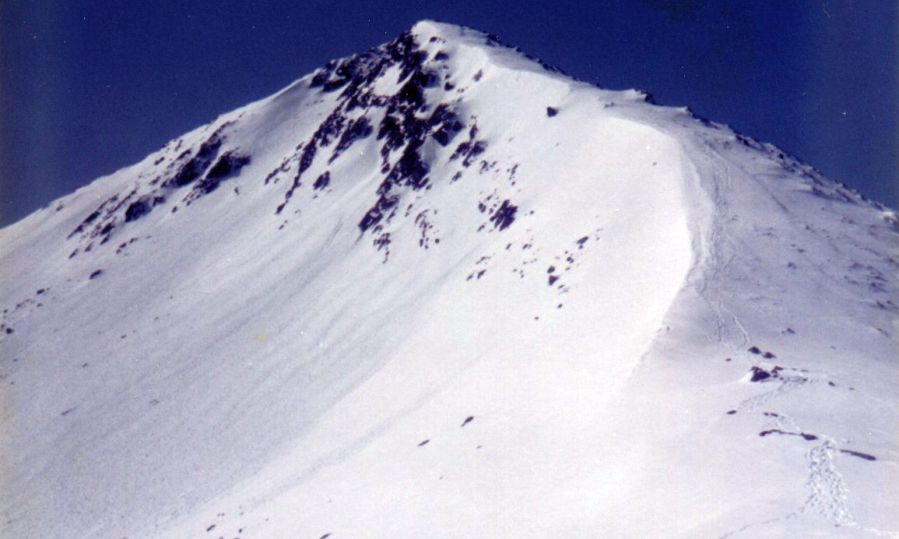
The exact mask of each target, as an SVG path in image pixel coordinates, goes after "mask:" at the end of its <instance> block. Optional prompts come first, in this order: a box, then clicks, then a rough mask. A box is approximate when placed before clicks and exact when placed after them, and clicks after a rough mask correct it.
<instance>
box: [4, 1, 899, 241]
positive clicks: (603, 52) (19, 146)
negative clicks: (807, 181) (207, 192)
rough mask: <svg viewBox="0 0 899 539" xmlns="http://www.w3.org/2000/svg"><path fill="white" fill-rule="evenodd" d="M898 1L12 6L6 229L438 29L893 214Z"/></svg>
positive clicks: (898, 144) (7, 31) (897, 195)
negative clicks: (814, 175)
mask: <svg viewBox="0 0 899 539" xmlns="http://www.w3.org/2000/svg"><path fill="white" fill-rule="evenodd" d="M897 12H899V4H897V2H895V0H867V1H861V0H859V1H851V0H823V1H822V0H818V1H808V2H805V1H789V2H784V1H783V0H778V1H765V0H755V1H744V2H735V1H734V2H727V1H723V0H707V1H703V0H680V1H668V0H610V1H602V0H596V1H593V2H583V1H580V2H570V3H566V2H561V1H560V2H533V3H531V2H498V1H496V2H495V1H488V0H480V1H465V2H452V1H447V0H444V1H440V2H429V1H405V0H393V1H390V2H376V1H371V2H362V1H341V0H328V1H317V0H316V1H306V2H253V1H242V2H239V1H228V0H219V1H194V2H188V1H162V0H160V1H154V2H121V1H120V0H116V1H113V0H67V1H65V2H57V1H53V0H46V1H27V0H2V1H0V69H2V71H0V114H2V116H0V201H2V205H0V225H5V224H8V223H10V222H12V221H15V220H17V219H20V218H21V217H24V216H25V215H27V214H28V213H30V212H31V211H33V210H35V209H37V208H38V207H40V206H42V205H44V204H46V203H47V202H49V201H50V200H52V199H53V198H56V197H58V196H61V195H63V194H66V193H68V192H70V191H72V190H74V189H76V188H77V187H79V186H81V185H83V184H85V183H87V182H89V181H90V180H92V179H93V178H95V177H97V176H100V175H102V174H107V173H110V172H112V171H114V170H116V169H118V168H120V167H122V166H125V165H128V164H131V163H133V162H135V161H138V160H139V159H141V158H143V157H144V156H145V155H147V154H148V153H150V152H151V151H153V150H155V149H157V148H159V147H160V146H162V145H163V144H164V143H165V142H166V141H168V140H169V139H172V138H174V137H177V136H178V135H180V134H182V133H183V132H185V131H188V130H189V129H192V128H194V127H197V126H199V125H201V124H203V123H205V122H208V121H210V120H212V119H213V118H215V117H216V116H217V115H218V114H220V113H223V112H226V111H228V110H230V109H233V108H235V107H238V106H241V105H244V104H246V103H249V102H250V101H253V100H255V99H258V98H261V97H264V96H266V95H268V94H271V93H273V92H275V91H277V90H278V89H280V88H281V87H283V86H285V85H287V84H288V83H289V82H290V81H292V80H294V79H296V78H298V77H300V76H302V75H303V74H305V73H307V72H309V71H311V70H313V69H314V68H316V67H318V66H320V65H321V64H324V63H325V62H326V61H327V60H329V59H331V58H335V57H340V56H345V55H348V54H352V53H355V52H360V51H362V50H364V49H367V48H369V47H372V46H375V45H378V44H380V43H382V42H384V41H386V40H388V39H390V38H392V37H394V36H395V35H396V34H398V33H400V32H401V31H403V30H405V29H406V28H408V27H410V26H411V25H412V24H413V23H414V22H415V21H417V20H419V19H423V18H432V19H437V20H442V21H445V22H451V23H455V24H462V25H466V26H472V27H475V28H478V29H481V30H484V31H487V32H490V33H493V34H496V35H498V36H499V37H500V39H501V40H502V41H504V42H505V43H506V44H509V45H513V46H518V47H520V48H522V49H523V50H525V51H526V52H528V53H529V54H531V55H532V56H536V57H538V58H540V59H542V60H544V61H546V62H548V63H550V64H553V65H555V66H557V67H559V68H561V69H562V70H564V71H565V72H567V73H569V74H571V75H573V76H575V77H577V78H580V79H583V80H586V81H589V82H595V83H597V84H599V85H600V86H602V87H605V88H610V89H622V88H634V87H635V88H640V89H644V90H647V91H649V92H651V93H652V94H653V95H654V96H655V97H656V100H657V101H658V102H659V103H661V104H666V105H687V106H689V107H690V108H691V109H693V110H694V111H696V112H697V113H698V114H700V115H702V116H705V117H708V118H710V119H713V120H716V121H720V122H724V123H727V124H730V125H731V126H733V127H734V128H736V129H737V130H739V131H741V132H743V133H745V134H747V135H750V136H752V137H754V138H757V139H759V140H762V141H766V142H773V143H775V144H777V145H778V146H780V147H782V148H783V149H785V150H787V151H788V152H789V153H792V154H794V155H796V156H797V157H799V158H801V159H802V160H804V161H806V162H808V163H810V164H812V165H814V166H815V167H817V168H818V169H819V170H821V171H823V172H824V173H825V174H826V175H827V176H829V177H830V178H832V179H834V180H838V181H842V182H844V183H846V184H848V185H849V186H850V187H853V188H855V189H858V190H859V191H860V192H861V193H862V194H864V195H866V196H868V197H869V198H874V199H877V200H880V201H882V202H885V203H887V204H889V205H891V206H893V207H896V206H897V205H899V204H897V202H899V192H897V191H899V157H897V150H899V129H897V117H899V91H897V73H899V60H897V48H899V43H897V36H899V22H897V21H899V17H897Z"/></svg>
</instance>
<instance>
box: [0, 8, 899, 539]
mask: <svg viewBox="0 0 899 539" xmlns="http://www.w3.org/2000/svg"><path fill="white" fill-rule="evenodd" d="M897 223H899V221H897V218H896V214H895V212H892V211H890V210H888V209H887V208H884V207H882V206H880V205H878V204H876V203H872V202H869V201H865V200H863V199H862V198H861V197H859V196H858V195H857V194H855V193H853V192H850V191H847V190H846V189H844V188H843V187H842V186H840V185H837V184H834V183H832V182H830V181H828V180H826V179H824V178H822V177H820V175H819V174H818V173H817V172H815V171H814V170H813V169H811V168H810V167H808V166H806V165H803V164H801V163H798V162H796V161H795V160H793V159H792V158H790V157H789V156H786V155H784V154H782V153H781V152H780V151H779V150H778V149H777V148H774V147H772V146H770V145H764V144H760V143H757V142H755V141H754V140H752V139H749V138H746V137H744V136H742V135H739V134H736V133H734V132H733V131H731V130H730V129H728V128H727V127H726V126H722V125H719V124H715V123H711V122H707V121H704V120H701V119H697V118H695V117H694V116H693V115H692V114H691V113H690V112H689V111H688V110H686V109H673V108H664V107H657V106H654V105H652V104H650V103H648V102H647V99H646V96H645V95H644V94H641V93H639V92H635V91H624V92H611V91H604V90H601V89H598V88H595V87H592V86H589V85H586V84H583V83H580V82H577V81H573V80H571V79H569V78H567V77H565V76H563V75H561V74H559V73H557V72H555V71H553V70H552V69H551V68H548V67H545V66H542V65H541V64H539V63H537V62H535V61H533V60H530V59H528V58H526V57H525V56H523V55H521V54H520V53H518V52H515V51H513V50H511V49H507V48H505V47H503V46H501V45H500V44H498V43H496V41H495V40H494V39H492V38H490V37H489V36H485V35H484V34H481V33H479V32H476V31H473V30H469V29H463V28H459V27H455V26H450V25H443V24H438V23H433V22H428V21H425V22H421V23H419V24H417V25H416V26H415V27H413V28H412V30H410V32H408V33H406V34H403V35H402V36H400V37H399V38H397V39H396V40H394V41H392V42H390V43H388V44H386V45H384V46H382V47H379V48H377V49H374V50H372V51H369V52H367V53H364V54H361V55H357V56H354V57H350V58H347V59H343V60H337V61H333V62H330V63H329V64H327V65H326V66H325V67H324V68H322V69H320V70H318V71H316V72H314V73H312V74H310V75H308V76H306V77H303V78H302V79H300V80H298V81H296V82H295V83H294V84H292V85H291V86H289V87H288V88H286V89H284V90H282V91H281V92H279V93H277V94H275V95H273V96H271V97H269V98H266V99H263V100H262V101H259V102H257V103H253V104H251V105H248V106H247V107H244V108H241V109H238V110H236V111H234V112H231V113H228V114H226V115H224V116H222V117H220V118H219V119H217V120H216V121H214V122H212V123H211V124H209V125H206V126H203V127H200V128H198V129H196V130H195V131H193V132H191V133H188V134H186V135H185V136H183V137H181V138H179V139H177V140H174V141H172V142H170V143H169V144H167V145H166V146H165V147H164V148H162V149H160V150H159V151H158V152H156V153H154V154H152V155H150V156H148V157H147V158H146V159H145V160H144V161H142V162H141V163H138V164H136V165H134V166H131V167H129V168H126V169H123V170H120V171H118V172H116V173H114V174H112V175H110V176H107V177H104V178H100V179H98V180H97V181H95V182H94V183H92V184H91V185H89V186H86V187H84V188H82V189H80V190H78V191H77V192H75V193H73V194H72V195H69V196H67V197H64V198H61V199H59V200H57V201H55V202H53V203H52V204H51V205H50V206H48V207H47V208H44V209H42V210H40V211H38V212H36V213H34V214H32V215H31V216H29V217H28V218H26V219H24V220H22V221H20V222H19V223H16V224H14V225H12V226H10V227H7V228H5V229H3V230H2V231H0V267H2V268H3V275H4V279H3V285H2V287H0V308H2V309H3V311H2V321H0V322H2V326H0V339H2V340H0V414H2V415H0V453H2V455H3V458H2V459H0V488H2V491H3V492H2V496H0V518H2V520H0V535H2V536H3V537H17V538H27V537H35V538H37V537H40V538H45V537H172V538H176V537H177V538H181V537H219V536H222V537H241V538H251V537H312V538H317V537H324V536H329V537H334V538H338V537H547V536H551V535H552V536H559V537H602V536H606V537H611V536H617V537H623V536H633V537H740V536H745V537H782V536H810V535H815V534H818V535H828V536H837V537H867V536H871V537H878V536H893V537H896V536H897V533H899V518H897V516H896V515H897V513H896V511H895V507H896V503H897V500H899V472H897V461H899V453H897V437H896V425H897V424H899V414H897V398H899V397H897V391H896V390H897V387H896V383H897V374H899V373H897V357H899V355H897V336H896V335H897V332H899V322H897V313H899V298H897V293H899V292H897V287H899V286H897V278H896V277H897V270H899V229H897V226H899V225H897ZM328 534H330V535H328Z"/></svg>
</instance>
